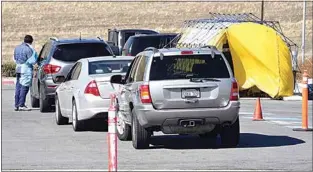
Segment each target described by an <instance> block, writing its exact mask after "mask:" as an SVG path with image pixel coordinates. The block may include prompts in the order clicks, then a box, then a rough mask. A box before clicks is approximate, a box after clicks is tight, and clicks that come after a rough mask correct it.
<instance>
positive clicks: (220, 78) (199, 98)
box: [149, 54, 232, 109]
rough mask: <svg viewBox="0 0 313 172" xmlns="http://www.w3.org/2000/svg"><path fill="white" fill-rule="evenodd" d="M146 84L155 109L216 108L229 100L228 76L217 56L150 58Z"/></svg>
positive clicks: (229, 82)
mask: <svg viewBox="0 0 313 172" xmlns="http://www.w3.org/2000/svg"><path fill="white" fill-rule="evenodd" d="M149 87H150V94H151V99H152V104H153V106H154V107H155V108H156V109H184V108H186V109H187V108H188V109H190V108H220V107H225V106H227V104H228V102H229V99H230V94H231V89H232V79H231V74H230V71H229V67H228V66H227V64H226V62H225V60H224V58H223V57H222V56H221V55H217V54H216V55H215V56H214V58H212V57H211V55H203V54H202V55H197V54H195V55H188V56H171V57H164V58H163V59H162V60H161V59H160V58H159V57H154V60H153V62H152V64H151V70H150V81H149Z"/></svg>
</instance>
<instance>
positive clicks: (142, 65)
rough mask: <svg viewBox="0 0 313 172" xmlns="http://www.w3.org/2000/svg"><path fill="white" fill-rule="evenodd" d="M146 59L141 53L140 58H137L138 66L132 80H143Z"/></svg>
mask: <svg viewBox="0 0 313 172" xmlns="http://www.w3.org/2000/svg"><path fill="white" fill-rule="evenodd" d="M147 61H148V57H146V56H143V55H142V56H140V59H138V67H137V69H136V72H135V75H134V77H135V78H134V81H143V77H144V74H145V69H146V64H147Z"/></svg>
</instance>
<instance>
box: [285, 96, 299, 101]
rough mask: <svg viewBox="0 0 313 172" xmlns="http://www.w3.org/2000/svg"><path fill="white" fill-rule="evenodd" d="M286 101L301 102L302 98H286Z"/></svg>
mask: <svg viewBox="0 0 313 172" xmlns="http://www.w3.org/2000/svg"><path fill="white" fill-rule="evenodd" d="M283 100H284V101H301V100H302V96H290V97H284V98H283Z"/></svg>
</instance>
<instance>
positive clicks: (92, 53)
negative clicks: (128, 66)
mask: <svg viewBox="0 0 313 172" xmlns="http://www.w3.org/2000/svg"><path fill="white" fill-rule="evenodd" d="M106 46H107V45H106V44H103V43H77V44H62V45H58V46H57V47H56V50H55V52H54V54H53V58H55V59H57V60H62V61H66V62H76V61H78V60H79V59H82V58H87V57H98V56H109V55H111V53H110V52H109V51H108V50H107V49H106Z"/></svg>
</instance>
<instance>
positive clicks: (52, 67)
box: [43, 64, 61, 74]
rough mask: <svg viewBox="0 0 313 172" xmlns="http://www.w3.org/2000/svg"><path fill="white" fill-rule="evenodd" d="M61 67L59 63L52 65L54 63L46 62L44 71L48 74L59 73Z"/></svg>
mask: <svg viewBox="0 0 313 172" xmlns="http://www.w3.org/2000/svg"><path fill="white" fill-rule="evenodd" d="M60 69H61V67H60V66H57V65H52V64H45V65H44V66H43V71H44V72H45V73H46V74H54V73H57V72H59V71H60Z"/></svg>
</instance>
